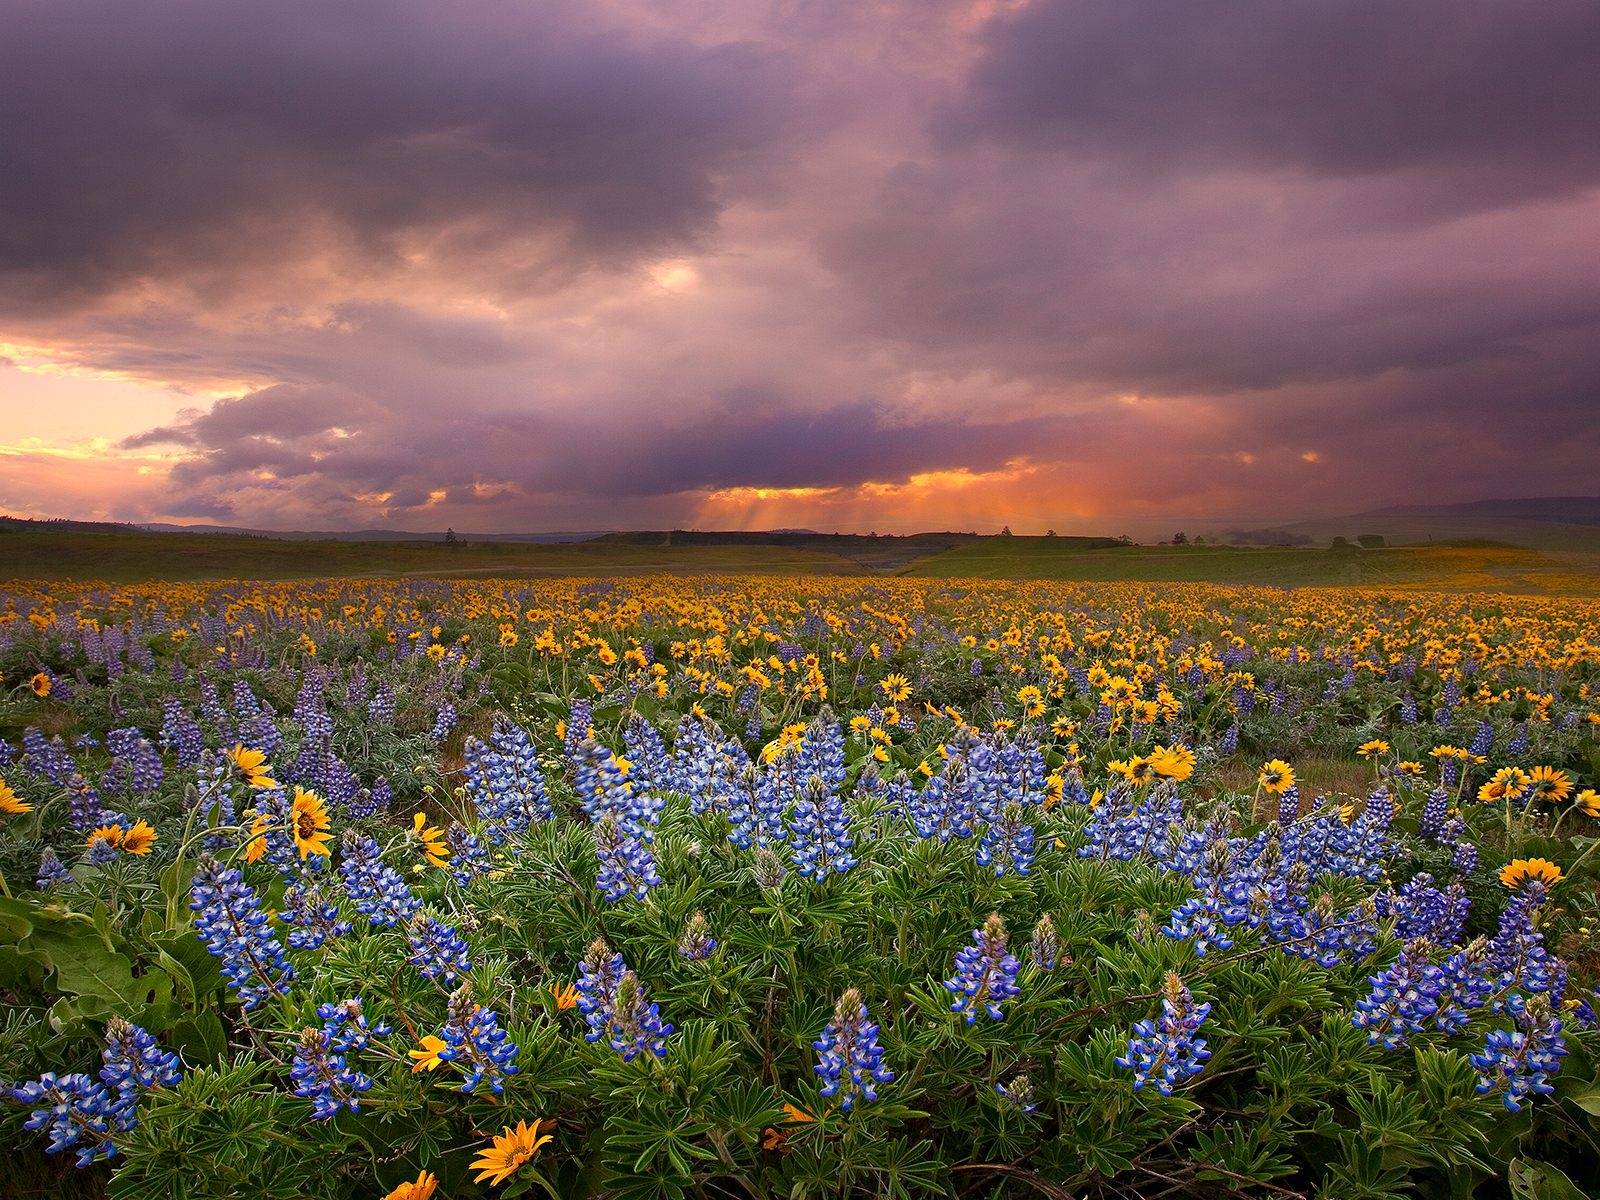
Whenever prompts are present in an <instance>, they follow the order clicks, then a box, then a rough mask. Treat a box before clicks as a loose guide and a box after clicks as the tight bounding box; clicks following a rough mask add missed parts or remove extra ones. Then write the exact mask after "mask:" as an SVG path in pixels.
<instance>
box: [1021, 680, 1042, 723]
mask: <svg viewBox="0 0 1600 1200" xmlns="http://www.w3.org/2000/svg"><path fill="white" fill-rule="evenodd" d="M1017 700H1018V701H1019V702H1020V703H1021V705H1022V715H1023V716H1024V717H1026V718H1027V719H1028V720H1030V721H1031V720H1033V719H1034V718H1035V717H1040V716H1043V715H1044V693H1043V692H1041V691H1040V690H1039V689H1038V688H1036V687H1034V686H1033V685H1032V684H1031V683H1030V684H1029V685H1028V686H1027V687H1024V688H1020V689H1018V691H1017Z"/></svg>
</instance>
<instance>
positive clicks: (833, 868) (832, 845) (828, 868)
mask: <svg viewBox="0 0 1600 1200" xmlns="http://www.w3.org/2000/svg"><path fill="white" fill-rule="evenodd" d="M802 756H803V750H802ZM797 757H801V756H797ZM788 827H789V839H790V841H789V844H790V846H791V847H792V848H793V853H794V869H795V870H796V871H798V872H799V873H800V874H801V875H803V876H805V877H806V878H807V879H813V880H816V881H818V882H820V881H822V880H824V879H826V878H827V877H828V875H829V873H830V872H831V873H833V874H836V875H842V874H844V873H845V872H846V871H848V870H849V869H850V868H851V867H853V866H855V865H856V862H857V861H858V860H857V859H856V858H855V856H854V855H852V854H851V853H850V851H851V849H852V848H853V847H854V845H855V839H854V838H853V837H851V836H850V814H849V813H848V812H846V811H845V807H844V801H843V800H842V799H841V798H840V796H839V793H838V791H837V785H836V784H829V783H828V782H826V781H825V780H824V779H823V778H822V777H821V776H820V775H812V776H811V777H810V778H809V779H808V780H807V782H806V785H805V787H804V788H803V789H802V791H801V793H800V797H799V799H797V800H796V801H795V803H794V807H793V809H792V810H791V811H790V815H789V822H788Z"/></svg>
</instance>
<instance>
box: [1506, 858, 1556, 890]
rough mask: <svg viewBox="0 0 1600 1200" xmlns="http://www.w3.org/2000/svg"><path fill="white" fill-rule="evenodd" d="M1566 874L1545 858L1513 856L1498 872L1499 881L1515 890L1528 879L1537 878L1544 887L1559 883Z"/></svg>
mask: <svg viewBox="0 0 1600 1200" xmlns="http://www.w3.org/2000/svg"><path fill="white" fill-rule="evenodd" d="M1565 878H1566V876H1565V875H1563V874H1562V873H1561V868H1560V867H1558V866H1556V864H1555V863H1553V862H1551V861H1550V860H1549V859H1547V858H1514V859H1512V860H1511V861H1510V862H1509V863H1507V864H1506V865H1505V867H1504V868H1503V869H1502V870H1501V872H1500V882H1501V883H1503V884H1505V885H1506V887H1508V888H1510V889H1511V890H1512V891H1516V890H1517V889H1518V888H1520V887H1521V886H1522V885H1523V884H1525V883H1527V882H1528V881H1529V880H1530V879H1537V880H1538V881H1539V882H1540V883H1542V884H1544V885H1545V887H1549V886H1551V885H1552V884H1556V883H1560V882H1561V881H1562V880H1563V879H1565Z"/></svg>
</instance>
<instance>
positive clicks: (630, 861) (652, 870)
mask: <svg viewBox="0 0 1600 1200" xmlns="http://www.w3.org/2000/svg"><path fill="white" fill-rule="evenodd" d="M594 849H595V854H596V855H597V856H598V857H599V859H600V869H599V872H598V874H597V876H596V878H595V885H596V886H597V887H599V889H600V894H601V895H603V896H604V897H605V898H606V899H607V900H610V901H612V902H615V901H618V900H621V899H623V898H625V897H627V896H630V895H631V896H633V897H634V898H635V899H636V900H643V899H644V898H645V897H646V896H647V895H649V894H650V889H651V888H653V887H655V886H656V885H657V884H658V883H660V882H661V876H660V875H658V874H657V873H656V860H655V855H654V853H652V851H651V849H650V847H649V845H647V844H646V843H645V841H644V840H643V839H642V838H638V837H635V836H633V835H632V834H631V833H624V832H623V829H622V825H621V823H620V822H619V821H618V819H617V816H616V814H614V813H606V814H605V815H603V816H602V817H601V818H600V820H599V822H598V823H597V824H596V825H595V827H594Z"/></svg>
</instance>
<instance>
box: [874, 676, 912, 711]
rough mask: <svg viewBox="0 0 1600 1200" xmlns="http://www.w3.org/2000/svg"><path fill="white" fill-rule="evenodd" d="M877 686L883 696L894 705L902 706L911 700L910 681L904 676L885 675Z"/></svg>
mask: <svg viewBox="0 0 1600 1200" xmlns="http://www.w3.org/2000/svg"><path fill="white" fill-rule="evenodd" d="M878 686H879V687H880V688H882V689H883V694H884V695H885V696H887V697H888V698H889V699H890V700H892V701H893V702H894V703H896V704H904V703H905V702H906V701H907V700H909V699H911V681H910V680H909V679H907V678H906V677H905V676H904V675H899V674H894V675H885V676H884V677H883V678H882V679H881V680H879V681H878Z"/></svg>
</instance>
